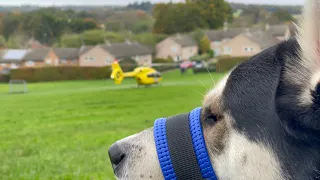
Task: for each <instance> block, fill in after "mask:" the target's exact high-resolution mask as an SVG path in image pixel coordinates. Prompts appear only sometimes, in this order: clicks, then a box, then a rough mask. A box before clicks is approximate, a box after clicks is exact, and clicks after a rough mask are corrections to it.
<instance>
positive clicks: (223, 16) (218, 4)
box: [186, 0, 233, 29]
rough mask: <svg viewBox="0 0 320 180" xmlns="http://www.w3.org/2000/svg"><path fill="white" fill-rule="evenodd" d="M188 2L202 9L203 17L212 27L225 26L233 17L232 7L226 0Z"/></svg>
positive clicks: (193, 0)
mask: <svg viewBox="0 0 320 180" xmlns="http://www.w3.org/2000/svg"><path fill="white" fill-rule="evenodd" d="M186 2H187V4H192V5H193V6H198V7H199V8H200V9H201V12H200V14H201V17H202V18H203V19H204V20H205V21H206V23H207V24H208V25H209V27H210V28H211V29H217V28H220V27H223V25H224V22H226V21H228V22H231V21H232V19H233V16H232V8H231V6H230V5H229V3H228V2H226V1H225V0H206V1H204V0H187V1H186Z"/></svg>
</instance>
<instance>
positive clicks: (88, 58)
mask: <svg viewBox="0 0 320 180" xmlns="http://www.w3.org/2000/svg"><path fill="white" fill-rule="evenodd" d="M84 59H85V60H86V61H95V60H96V58H94V57H85V58H84Z"/></svg>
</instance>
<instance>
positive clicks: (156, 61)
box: [152, 57, 174, 63]
mask: <svg viewBox="0 0 320 180" xmlns="http://www.w3.org/2000/svg"><path fill="white" fill-rule="evenodd" d="M152 62H153V63H174V62H173V59H172V58H171V57H169V58H167V59H163V58H155V59H154V60H153V61H152Z"/></svg>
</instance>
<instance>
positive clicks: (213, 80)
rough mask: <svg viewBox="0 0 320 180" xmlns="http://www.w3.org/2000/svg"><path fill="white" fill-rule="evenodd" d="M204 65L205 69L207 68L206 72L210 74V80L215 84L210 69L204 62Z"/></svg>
mask: <svg viewBox="0 0 320 180" xmlns="http://www.w3.org/2000/svg"><path fill="white" fill-rule="evenodd" d="M204 67H206V70H207V72H208V73H209V75H210V77H211V80H212V82H213V83H214V85H215V81H214V78H213V77H212V74H211V73H210V71H209V69H208V66H207V64H204Z"/></svg>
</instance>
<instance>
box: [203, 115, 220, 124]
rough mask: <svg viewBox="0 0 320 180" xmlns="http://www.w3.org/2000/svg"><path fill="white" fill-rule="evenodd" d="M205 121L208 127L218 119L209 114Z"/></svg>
mask: <svg viewBox="0 0 320 180" xmlns="http://www.w3.org/2000/svg"><path fill="white" fill-rule="evenodd" d="M205 121H206V122H207V123H208V124H210V125H214V124H215V123H216V122H217V121H218V118H217V116H216V115H215V114H209V115H208V116H207V117H206V119H205Z"/></svg>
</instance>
